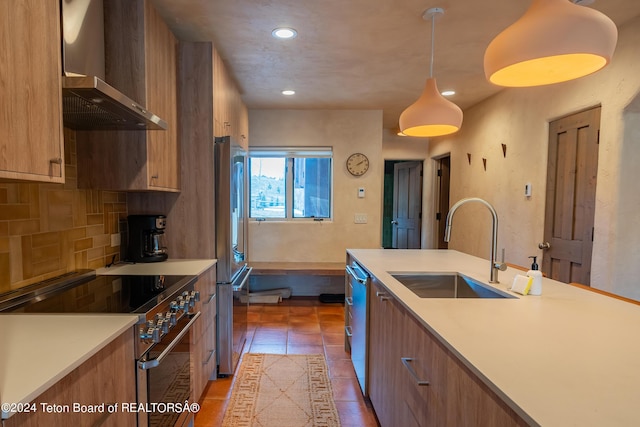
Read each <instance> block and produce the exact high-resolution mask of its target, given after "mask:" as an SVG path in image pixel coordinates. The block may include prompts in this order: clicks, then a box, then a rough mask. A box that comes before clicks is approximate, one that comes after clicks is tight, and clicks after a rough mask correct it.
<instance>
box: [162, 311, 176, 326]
mask: <svg viewBox="0 0 640 427" xmlns="http://www.w3.org/2000/svg"><path fill="white" fill-rule="evenodd" d="M164 321H165V323H166V324H168V325H169V328H172V327H174V326H176V323H178V322H177V320H176V313H175V312H173V311H169V312H167V314H166V315H165V319H164Z"/></svg>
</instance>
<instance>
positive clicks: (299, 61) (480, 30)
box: [153, 0, 640, 129]
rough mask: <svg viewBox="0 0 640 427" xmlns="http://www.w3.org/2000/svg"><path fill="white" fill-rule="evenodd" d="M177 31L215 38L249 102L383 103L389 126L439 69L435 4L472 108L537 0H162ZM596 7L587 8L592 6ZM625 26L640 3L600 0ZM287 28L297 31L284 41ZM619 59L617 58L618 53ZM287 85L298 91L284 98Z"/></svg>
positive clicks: (281, 105)
mask: <svg viewBox="0 0 640 427" xmlns="http://www.w3.org/2000/svg"><path fill="white" fill-rule="evenodd" d="M153 2H154V4H155V5H156V7H157V8H158V10H159V11H160V13H161V14H162V15H163V16H164V18H165V19H166V20H167V22H168V24H169V26H170V27H171V28H172V30H173V31H174V33H175V34H176V36H177V37H178V38H179V39H181V40H187V41H213V43H214V45H215V47H216V49H217V50H218V51H219V53H220V55H221V56H222V58H223V60H224V62H225V63H226V65H227V68H229V70H230V71H231V74H232V75H233V76H234V77H235V79H236V83H237V85H238V88H239V90H240V93H241V95H242V99H243V101H244V103H245V104H246V105H247V107H248V108H260V109H379V110H382V111H383V123H384V127H385V128H389V129H396V128H397V127H398V117H399V116H400V113H401V112H402V110H404V108H406V107H407V106H408V105H409V104H411V103H413V102H414V101H415V100H416V99H417V97H418V95H419V94H420V93H421V92H422V89H423V86H424V82H425V79H426V77H427V76H428V73H429V53H430V43H431V41H430V37H431V24H430V21H425V20H423V19H422V14H423V12H424V11H425V10H426V9H428V8H431V7H441V8H444V10H445V14H444V16H442V17H440V18H438V19H437V20H436V28H435V29H436V35H435V44H436V47H435V52H434V55H435V66H434V76H435V77H436V78H437V83H438V87H439V89H440V90H441V91H442V90H445V89H455V91H456V94H455V95H454V96H452V97H450V100H451V101H453V102H455V103H456V104H458V105H459V106H460V107H461V108H462V109H463V110H464V109H466V108H468V107H470V106H472V105H474V104H476V103H478V102H479V101H481V100H483V99H485V98H487V97H489V96H491V95H493V94H494V93H496V92H497V91H499V90H500V88H499V87H496V86H494V85H492V84H490V83H488V82H487V81H486V79H485V76H484V71H483V56H484V51H485V49H486V47H487V45H488V44H489V43H490V41H491V40H492V39H493V37H495V36H496V35H497V34H498V33H499V32H500V31H502V30H503V29H504V28H506V27H507V26H509V25H510V24H511V23H513V22H514V21H515V20H517V19H518V17H520V16H521V15H522V14H523V13H524V12H525V10H526V8H527V7H528V5H529V3H530V1H529V0H486V1H478V0H437V1H434V0H428V1H420V0H153ZM584 7H586V6H584ZM588 7H593V8H594V9H598V10H600V11H602V12H603V13H605V14H606V15H607V16H609V17H610V18H611V19H613V21H614V22H615V23H616V24H617V25H618V26H620V25H622V24H624V22H625V21H627V20H630V19H631V18H634V17H635V16H638V15H640V1H638V0H598V1H596V2H595V3H594V4H592V5H590V6H588ZM279 26H289V27H293V28H295V29H296V30H297V32H298V36H297V37H296V38H295V39H291V40H277V39H275V38H273V37H272V36H271V31H272V30H273V29H274V28H276V27H279ZM613 60H614V61H615V55H614V59H613ZM283 89H294V90H295V91H296V95H294V96H288V97H287V96H284V95H282V94H281V91H282V90H283Z"/></svg>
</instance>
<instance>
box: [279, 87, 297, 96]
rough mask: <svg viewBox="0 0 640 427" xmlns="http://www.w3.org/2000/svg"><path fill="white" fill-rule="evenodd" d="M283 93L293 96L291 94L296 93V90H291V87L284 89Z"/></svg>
mask: <svg viewBox="0 0 640 427" xmlns="http://www.w3.org/2000/svg"><path fill="white" fill-rule="evenodd" d="M282 94H283V95H286V96H291V95H295V94H296V91H295V90H290V89H289V90H283V91H282Z"/></svg>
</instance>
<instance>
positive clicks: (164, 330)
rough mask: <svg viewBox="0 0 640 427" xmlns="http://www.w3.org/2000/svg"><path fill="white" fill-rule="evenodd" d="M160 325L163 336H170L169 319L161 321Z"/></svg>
mask: <svg viewBox="0 0 640 427" xmlns="http://www.w3.org/2000/svg"><path fill="white" fill-rule="evenodd" d="M158 323H159V324H160V329H161V330H162V333H163V334H165V335H166V334H168V333H169V327H170V325H169V319H161V320H160V321H159V322H158Z"/></svg>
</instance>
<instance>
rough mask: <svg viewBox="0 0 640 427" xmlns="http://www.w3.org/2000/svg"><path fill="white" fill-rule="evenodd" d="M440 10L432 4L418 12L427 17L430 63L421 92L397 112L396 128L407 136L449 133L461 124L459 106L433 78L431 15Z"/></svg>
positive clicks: (439, 12) (434, 15) (433, 23)
mask: <svg viewBox="0 0 640 427" xmlns="http://www.w3.org/2000/svg"><path fill="white" fill-rule="evenodd" d="M443 14H444V10H443V9H442V8H439V7H434V8H431V9H428V10H427V11H425V12H424V14H423V15H422V18H423V19H425V20H428V19H431V65H430V68H429V78H428V79H427V82H426V84H425V88H424V91H423V92H422V95H420V98H418V100H417V101H416V102H414V103H413V104H411V105H410V106H408V107H407V108H406V109H405V110H404V111H403V112H402V114H401V115H400V131H401V132H402V133H403V134H405V135H407V136H419V137H432V136H442V135H449V134H452V133H455V132H457V131H458V130H459V129H460V126H462V110H461V109H460V107H458V106H457V105H456V104H454V103H453V102H451V101H449V100H447V99H445V98H444V97H443V96H442V95H440V92H438V87H437V86H436V79H435V78H434V77H433V50H434V49H433V47H434V36H435V19H436V16H439V15H443Z"/></svg>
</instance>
